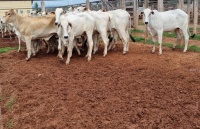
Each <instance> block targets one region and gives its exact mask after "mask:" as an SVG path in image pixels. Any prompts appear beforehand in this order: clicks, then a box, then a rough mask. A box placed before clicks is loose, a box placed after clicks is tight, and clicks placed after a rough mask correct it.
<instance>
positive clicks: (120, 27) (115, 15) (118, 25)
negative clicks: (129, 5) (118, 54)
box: [105, 9, 134, 54]
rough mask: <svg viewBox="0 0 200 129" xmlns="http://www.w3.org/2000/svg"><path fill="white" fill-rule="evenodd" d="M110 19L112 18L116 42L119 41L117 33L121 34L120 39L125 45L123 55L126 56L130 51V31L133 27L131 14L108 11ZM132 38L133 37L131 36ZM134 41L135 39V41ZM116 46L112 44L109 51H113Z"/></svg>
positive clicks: (123, 11) (119, 10) (120, 11)
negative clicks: (112, 48)
mask: <svg viewBox="0 0 200 129" xmlns="http://www.w3.org/2000/svg"><path fill="white" fill-rule="evenodd" d="M105 13H108V15H109V17H110V18H111V25H110V27H111V29H112V31H113V35H114V40H115V41H116V40H117V36H116V33H118V34H119V37H120V39H121V40H122V43H123V47H124V48H123V54H126V53H127V52H128V51H129V35H130V34H129V31H128V29H129V28H130V27H131V26H130V25H131V17H130V14H129V13H128V12H127V11H125V10H122V9H117V10H112V11H107V12H105ZM130 36H131V35H130ZM133 41H134V39H133ZM115 44H116V43H115V42H114V44H110V46H109V48H108V49H111V47H113V45H114V46H115Z"/></svg>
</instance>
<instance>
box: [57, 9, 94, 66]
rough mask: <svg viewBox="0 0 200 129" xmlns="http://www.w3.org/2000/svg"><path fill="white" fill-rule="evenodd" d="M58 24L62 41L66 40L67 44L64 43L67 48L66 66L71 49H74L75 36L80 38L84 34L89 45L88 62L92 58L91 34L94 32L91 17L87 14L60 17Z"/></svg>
mask: <svg viewBox="0 0 200 129" xmlns="http://www.w3.org/2000/svg"><path fill="white" fill-rule="evenodd" d="M60 23H61V31H63V36H64V39H66V40H68V41H69V43H68V45H67V44H66V43H67V42H64V43H65V44H66V45H67V46H68V48H67V51H68V56H67V61H66V64H69V62H70V58H71V56H72V49H73V47H74V44H75V41H76V40H74V38H75V37H77V36H81V35H82V34H84V33H85V34H86V36H87V41H88V44H89V48H88V52H87V55H86V56H87V57H88V61H90V60H91V58H92V48H93V40H92V34H93V31H94V24H95V22H94V19H93V17H92V16H90V15H89V14H87V13H79V14H76V15H67V16H66V15H61V17H60Z"/></svg>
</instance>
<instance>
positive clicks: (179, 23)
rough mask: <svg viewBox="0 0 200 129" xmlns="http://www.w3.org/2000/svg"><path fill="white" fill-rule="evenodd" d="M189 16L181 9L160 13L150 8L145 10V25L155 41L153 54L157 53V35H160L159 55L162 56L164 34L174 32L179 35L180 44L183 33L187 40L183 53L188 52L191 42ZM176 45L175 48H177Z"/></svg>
mask: <svg viewBox="0 0 200 129" xmlns="http://www.w3.org/2000/svg"><path fill="white" fill-rule="evenodd" d="M188 21H189V20H188V14H187V13H185V12H184V11H182V10H180V9H175V10H170V11H165V12H158V11H157V10H151V9H149V8H147V9H145V10H144V23H145V24H147V25H148V29H149V31H150V32H151V35H152V40H153V49H152V52H153V53H154V52H155V42H156V35H158V43H159V55H161V54H162V35H163V32H164V31H165V32H170V31H174V32H175V33H176V35H177V41H176V42H178V41H179V40H180V39H181V31H182V33H183V35H184V38H185V48H184V50H183V52H186V51H187V47H188V41H189V30H188ZM175 46H176V43H174V45H173V48H175Z"/></svg>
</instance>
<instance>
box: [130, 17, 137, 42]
mask: <svg viewBox="0 0 200 129" xmlns="http://www.w3.org/2000/svg"><path fill="white" fill-rule="evenodd" d="M128 33H129V37H130V38H131V40H132V41H133V42H135V39H134V37H133V36H132V35H131V17H130V16H129V29H128Z"/></svg>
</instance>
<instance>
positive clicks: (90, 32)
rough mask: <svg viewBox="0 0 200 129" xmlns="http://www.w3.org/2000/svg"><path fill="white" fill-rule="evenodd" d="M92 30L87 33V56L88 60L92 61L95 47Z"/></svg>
mask: <svg viewBox="0 0 200 129" xmlns="http://www.w3.org/2000/svg"><path fill="white" fill-rule="evenodd" d="M92 33H93V32H92V31H87V32H86V35H87V40H88V46H89V47H88V52H87V55H86V57H88V61H90V60H91V59H92V49H93V40H92Z"/></svg>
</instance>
